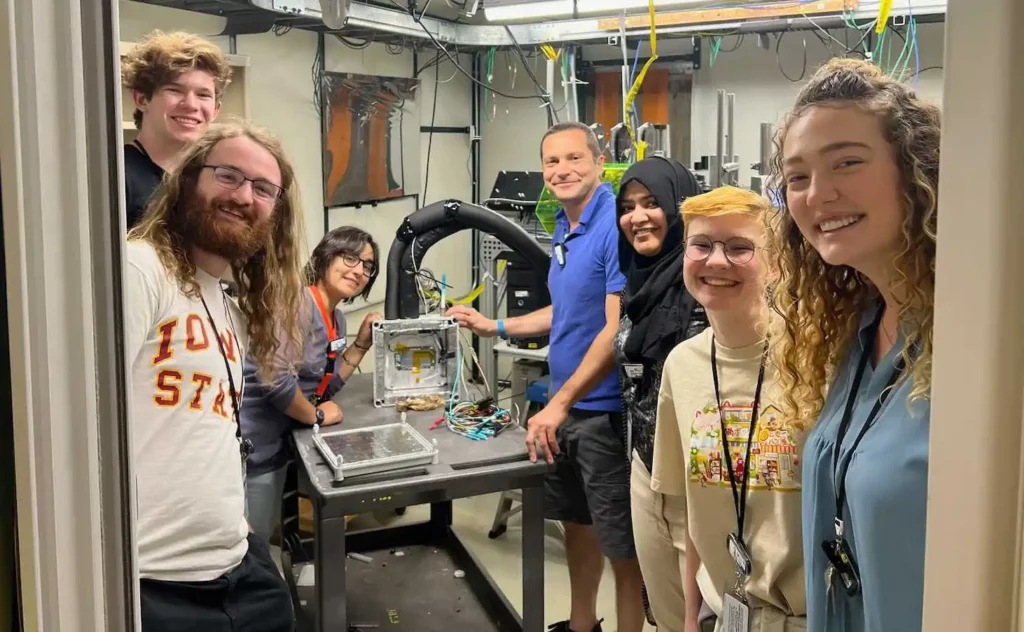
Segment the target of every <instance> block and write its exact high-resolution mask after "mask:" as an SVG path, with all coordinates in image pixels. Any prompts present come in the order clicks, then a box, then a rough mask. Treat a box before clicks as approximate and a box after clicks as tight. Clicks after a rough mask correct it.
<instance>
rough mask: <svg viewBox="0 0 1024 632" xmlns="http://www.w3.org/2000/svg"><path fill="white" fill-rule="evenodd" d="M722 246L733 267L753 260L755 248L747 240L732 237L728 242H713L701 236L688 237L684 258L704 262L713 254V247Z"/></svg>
mask: <svg viewBox="0 0 1024 632" xmlns="http://www.w3.org/2000/svg"><path fill="white" fill-rule="evenodd" d="M718 244H721V245H722V251H723V252H724V253H725V258H726V259H728V260H729V261H730V262H732V263H733V264H735V265H738V266H741V265H743V264H745V263H749V262H750V260H751V259H753V258H754V251H755V250H757V247H756V246H754V244H753V242H751V241H750V240H749V239H743V238H742V237H733V238H732V239H730V240H728V241H714V240H712V239H710V238H708V237H705V236H703V235H697V236H696V237H690V238H688V239H687V240H686V250H685V251H684V253H685V255H686V258H687V259H689V260H690V261H704V260H706V259H707V258H708V257H710V256H711V255H712V254H713V253H714V252H715V246H717V245H718Z"/></svg>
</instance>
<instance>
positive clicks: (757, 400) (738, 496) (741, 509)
mask: <svg viewBox="0 0 1024 632" xmlns="http://www.w3.org/2000/svg"><path fill="white" fill-rule="evenodd" d="M717 348H718V345H716V344H715V338H714V336H712V337H711V378H712V379H713V380H714V382H715V403H717V404H718V421H719V423H720V424H721V426H722V452H724V453H725V467H726V468H728V470H729V484H730V485H731V486H732V500H733V504H734V505H735V507H736V538H737V540H738V541H739V544H740V546H741V547H745V546H746V545H745V544H744V542H743V523H744V521H745V520H746V518H747V481H749V480H750V446H751V445H752V444H753V443H754V435H755V434H756V433H757V418H758V414H759V410H760V407H761V386H762V385H763V384H764V365H765V361H766V359H767V353H768V342H767V341H765V344H764V352H763V353H762V354H761V368H760V370H759V371H758V374H757V387H756V388H755V389H754V405H753V408H752V409H751V411H750V428H749V431H748V432H747V451H746V456H744V457H743V480H742V481H741V482H740V486H739V489H737V486H736V472H735V470H733V466H732V453H731V452H730V451H729V438H728V436H727V433H726V431H725V413H724V412H723V411H722V395H721V392H720V391H719V386H718V359H717V358H718V353H717Z"/></svg>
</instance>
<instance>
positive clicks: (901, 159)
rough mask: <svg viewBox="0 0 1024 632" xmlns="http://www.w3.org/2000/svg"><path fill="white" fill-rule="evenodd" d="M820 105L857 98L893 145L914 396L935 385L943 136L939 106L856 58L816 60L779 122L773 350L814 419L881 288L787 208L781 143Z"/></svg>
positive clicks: (792, 398) (774, 167) (794, 399)
mask: <svg viewBox="0 0 1024 632" xmlns="http://www.w3.org/2000/svg"><path fill="white" fill-rule="evenodd" d="M814 106H824V107H858V108H861V109H863V110H864V111H867V112H870V113H872V114H874V115H876V116H877V117H878V120H879V122H880V123H881V124H882V131H883V134H884V136H885V138H886V139H887V140H888V142H889V143H890V144H891V145H892V147H893V149H894V152H895V161H896V164H897V166H898V168H899V171H900V181H901V183H902V193H903V200H902V202H903V204H902V206H903V211H904V217H903V222H902V227H901V231H900V232H901V234H900V238H899V244H898V251H897V253H898V254H897V255H896V257H895V259H894V261H893V268H894V271H895V275H896V276H895V278H896V282H895V284H894V286H893V288H892V291H893V293H895V294H897V295H899V296H900V297H901V298H903V302H902V303H901V304H900V307H899V311H898V312H897V321H898V322H899V323H900V326H901V327H902V328H903V331H904V332H905V333H906V338H905V342H904V345H903V349H902V355H903V358H904V361H905V362H906V366H907V371H906V373H905V374H904V378H903V379H912V380H913V385H912V389H911V395H910V402H908V405H909V403H912V402H914V401H917V400H922V399H927V398H928V396H929V393H930V389H931V372H932V326H933V312H934V304H935V235H936V229H937V217H936V210H937V207H938V201H939V198H938V184H939V138H940V135H941V126H940V119H941V117H940V112H939V109H938V108H937V107H935V106H934V105H931V104H929V103H927V102H924V101H922V100H921V99H920V98H919V97H918V96H917V95H916V93H915V92H914V91H913V90H912V89H911V88H910V87H909V86H907V85H904V84H902V83H900V82H898V81H896V80H894V79H892V78H889V77H886V76H885V75H884V74H883V73H882V72H881V70H880V69H879V68H878V67H877V66H874V65H872V64H870V63H868V62H865V61H861V60H856V59H833V60H831V61H830V62H828V63H827V64H826V65H824V66H823V67H822V68H820V69H819V70H818V71H817V72H816V73H815V75H814V76H813V77H811V79H810V81H808V83H807V85H806V86H804V88H803V89H802V90H801V91H800V94H799V96H798V97H797V100H796V105H795V106H794V107H793V110H792V111H791V112H790V113H789V114H788V115H787V116H786V118H785V119H784V121H783V123H782V124H781V125H780V126H779V129H778V131H777V133H776V135H775V153H774V155H773V156H772V159H771V173H770V184H771V186H773V187H774V188H776V189H777V190H779V191H780V193H781V196H780V197H781V199H782V205H783V208H781V209H778V212H776V213H774V214H773V216H772V218H771V219H770V221H769V242H770V246H769V251H770V255H769V256H770V258H771V260H772V263H773V264H774V266H775V268H776V272H777V273H778V274H779V275H780V276H781V278H780V280H779V283H778V284H777V285H776V287H775V292H774V296H773V308H774V309H775V311H776V312H778V314H780V315H781V316H782V319H781V323H780V329H781V331H779V332H778V333H777V335H775V336H773V338H774V341H775V342H774V344H773V352H772V356H773V361H774V363H775V365H776V366H777V368H778V371H779V383H780V386H781V387H782V390H783V393H784V395H783V397H784V403H785V404H786V405H787V406H788V407H789V408H790V410H791V412H792V413H793V414H794V415H796V417H797V418H798V419H800V420H802V421H806V422H809V423H813V421H814V419H815V418H816V417H817V415H818V414H819V413H820V411H821V409H822V406H823V405H824V401H825V394H826V390H827V386H828V384H829V383H830V382H831V381H832V379H834V377H835V373H836V370H837V367H838V366H839V363H840V362H842V361H843V358H844V357H845V355H846V354H847V352H848V351H849V349H850V346H851V343H852V342H853V341H854V339H855V336H856V333H857V330H858V327H859V323H860V318H861V316H862V315H863V313H864V311H865V310H866V309H868V308H869V307H870V305H872V304H873V302H874V301H876V300H877V297H878V289H877V288H876V287H875V286H874V285H873V284H872V283H871V281H869V280H868V279H867V278H866V277H865V276H863V275H862V274H860V273H859V272H857V271H856V270H854V269H853V268H850V267H848V266H833V265H829V264H828V263H825V261H824V260H823V259H822V258H821V256H820V255H819V254H818V252H817V251H816V250H815V249H814V248H813V247H812V246H811V244H810V243H809V242H808V241H807V240H806V239H805V238H804V236H803V235H802V234H801V232H800V229H799V228H798V227H797V225H796V223H795V222H794V221H793V217H792V215H791V214H790V212H789V208H788V202H787V201H786V181H785V178H784V176H783V172H782V166H783V153H782V148H783V144H784V143H785V140H786V135H787V134H788V132H789V129H790V127H791V126H792V124H793V123H794V121H796V120H797V119H798V118H799V117H800V116H802V115H803V114H804V113H805V112H806V111H807V110H808V108H811V107H814Z"/></svg>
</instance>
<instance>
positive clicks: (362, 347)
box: [352, 340, 373, 351]
mask: <svg viewBox="0 0 1024 632" xmlns="http://www.w3.org/2000/svg"><path fill="white" fill-rule="evenodd" d="M352 346H353V347H355V348H356V349H359V350H360V351H369V350H370V347H372V346H373V345H372V344H371V345H370V347H364V346H362V345H361V344H359V343H358V342H357V341H355V340H353V341H352Z"/></svg>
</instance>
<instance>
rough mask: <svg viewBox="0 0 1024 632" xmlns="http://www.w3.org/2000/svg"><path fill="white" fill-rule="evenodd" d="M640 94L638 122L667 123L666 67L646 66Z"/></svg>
mask: <svg viewBox="0 0 1024 632" xmlns="http://www.w3.org/2000/svg"><path fill="white" fill-rule="evenodd" d="M640 95H641V98H640V123H641V124H643V123H655V124H659V125H668V68H648V69H647V74H646V75H645V76H644V82H643V84H642V85H641V86H640Z"/></svg>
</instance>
